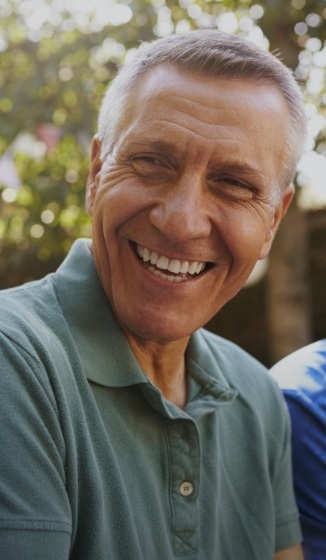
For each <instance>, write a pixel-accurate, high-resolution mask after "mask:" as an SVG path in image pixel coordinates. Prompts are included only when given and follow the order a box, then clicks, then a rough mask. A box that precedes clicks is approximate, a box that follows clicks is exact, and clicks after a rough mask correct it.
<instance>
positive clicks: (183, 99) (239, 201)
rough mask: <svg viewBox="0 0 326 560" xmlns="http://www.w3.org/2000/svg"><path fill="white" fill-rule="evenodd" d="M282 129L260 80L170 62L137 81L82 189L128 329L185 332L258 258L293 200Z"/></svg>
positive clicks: (139, 334)
mask: <svg viewBox="0 0 326 560" xmlns="http://www.w3.org/2000/svg"><path fill="white" fill-rule="evenodd" d="M129 117H130V118H129ZM288 126H289V116H288V111H287V108H286V105H285V102H284V100H283V98H282V96H281V94H280V93H279V92H277V91H276V90H275V89H274V88H273V87H271V86H269V85H256V84H254V83H253V82H250V81H244V80H230V79H227V78H218V79H216V78H211V77H201V76H200V77H198V76H194V75H191V74H188V73H182V72H180V71H176V70H174V69H173V68H172V67H170V66H169V65H162V66H159V67H157V68H155V69H154V70H152V71H150V72H149V73H148V74H146V75H145V77H144V78H143V79H142V80H141V82H140V84H139V86H138V90H137V92H136V93H135V95H134V101H133V105H132V107H131V108H129V112H128V119H127V125H125V126H124V128H123V129H122V130H121V131H120V135H119V138H118V140H117V142H116V143H115V147H114V149H113V151H112V152H111V153H110V154H109V156H108V157H107V159H106V161H104V162H103V164H102V166H101V168H100V166H99V165H100V164H99V158H98V151H99V146H98V143H95V144H94V148H93V164H92V170H91V174H90V180H89V189H88V197H89V211H90V214H91V215H92V217H93V254H94V258H95V262H96V266H97V269H98V272H99V274H100V277H101V281H102V284H103V286H104V289H105V291H106V294H107V296H108V298H109V300H110V303H111V305H112V307H113V310H114V312H115V314H116V316H117V318H118V320H119V321H120V323H121V325H122V327H123V328H124V330H125V332H126V333H127V334H128V335H129V336H131V337H136V338H137V339H138V340H139V339H140V340H147V341H158V342H168V341H172V340H179V339H180V340H181V339H184V338H186V337H188V336H189V335H190V334H191V333H192V332H194V331H195V330H196V329H198V328H199V327H201V326H202V325H204V324H205V323H206V322H207V321H208V320H209V319H210V318H211V317H212V316H213V315H214V314H215V313H216V312H217V311H218V310H219V309H220V308H221V307H222V306H223V305H224V304H225V303H226V302H227V301H229V300H230V299H231V298H232V297H233V296H234V295H235V294H236V293H237V292H238V291H239V289H240V288H241V287H242V286H243V284H244V282H245V281H246V279H247V278H248V276H249V274H250V273H251V271H252V269H253V267H254V265H255V263H256V261H257V260H258V259H261V258H263V257H265V256H266V255H267V253H268V251H269V249H270V245H271V242H272V239H273V235H274V233H275V230H276V228H277V226H278V223H279V220H280V218H281V217H282V214H283V213H284V211H285V209H286V207H287V205H288V203H289V202H290V200H291V197H292V187H289V188H288V189H287V190H286V191H285V192H284V193H283V195H280V186H279V178H280V177H281V171H282V170H281V166H282V164H283V155H282V150H283V147H284V143H285V138H286V134H287V128H288Z"/></svg>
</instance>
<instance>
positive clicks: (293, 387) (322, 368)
mask: <svg viewBox="0 0 326 560" xmlns="http://www.w3.org/2000/svg"><path fill="white" fill-rule="evenodd" d="M270 373H271V375H272V376H273V378H274V379H275V380H276V382H277V383H278V385H279V387H280V388H281V389H282V391H283V392H284V393H285V394H286V395H287V394H292V396H293V397H294V396H295V395H297V397H298V398H302V399H305V400H306V402H308V401H307V399H309V400H313V401H315V402H317V401H319V402H320V403H321V404H322V406H323V407H326V339H323V340H319V341H317V342H314V343H312V344H309V345H308V346H305V347H303V348H300V349H299V350H297V351H296V352H293V353H292V354H290V355H288V356H286V357H285V358H283V359H282V360H280V361H279V362H278V363H277V364H275V365H274V366H273V367H272V368H271V370H270Z"/></svg>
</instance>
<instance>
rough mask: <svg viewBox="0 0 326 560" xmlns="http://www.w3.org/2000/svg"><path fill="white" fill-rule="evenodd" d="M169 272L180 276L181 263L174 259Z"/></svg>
mask: <svg viewBox="0 0 326 560" xmlns="http://www.w3.org/2000/svg"><path fill="white" fill-rule="evenodd" d="M168 270H169V271H170V272H174V274H179V272H180V261H177V259H172V261H169V266H168Z"/></svg>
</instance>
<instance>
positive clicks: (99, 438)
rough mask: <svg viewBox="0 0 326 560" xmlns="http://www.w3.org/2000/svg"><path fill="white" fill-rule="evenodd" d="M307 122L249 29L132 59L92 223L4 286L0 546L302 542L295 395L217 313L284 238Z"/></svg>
mask: <svg viewBox="0 0 326 560" xmlns="http://www.w3.org/2000/svg"><path fill="white" fill-rule="evenodd" d="M304 138H305V118H304V111H303V107H302V100H301V97H300V93H299V90H298V87H297V85H296V84H295V81H294V80H293V78H292V76H291V74H290V72H289V71H288V70H287V69H286V68H285V67H284V66H283V65H282V64H281V63H280V62H279V61H278V60H277V59H276V58H274V57H273V56H272V55H270V54H267V53H265V52H262V51H261V50H260V49H258V48H257V47H255V46H254V45H252V44H251V43H249V42H247V41H245V40H243V39H240V38H235V37H232V36H228V35H224V34H222V33H219V32H218V31H216V30H215V31H197V32H191V33H189V34H184V35H175V36H171V37H168V38H165V39H161V40H159V41H157V42H154V43H152V44H150V45H147V46H146V45H145V46H143V47H142V48H140V50H139V51H138V55H137V56H136V57H135V58H134V59H133V60H132V62H131V63H130V64H129V65H127V66H125V67H124V68H123V69H122V70H121V71H120V73H119V75H118V77H117V78H116V79H115V80H114V82H113V84H112V85H111V87H110V88H109V90H108V93H107V95H106V96H105V98H104V100H103V104H102V109H101V112H100V118H99V132H98V135H96V137H95V139H94V142H93V147H92V156H91V168H90V175H89V181H88V186H87V206H88V210H89V213H90V214H91V216H92V219H93V235H92V241H91V242H89V241H87V240H79V241H78V242H77V243H76V244H75V246H74V247H73V248H72V251H71V253H70V254H69V255H68V258H67V259H66V261H65V262H64V263H63V265H62V266H61V267H60V268H59V270H58V271H57V272H56V273H55V274H53V275H50V276H49V277H47V278H45V279H44V280H42V281H39V282H36V283H32V284H29V285H27V286H23V287H20V288H17V289H13V290H9V291H7V292H4V293H3V294H2V296H1V301H0V306H1V332H2V337H1V344H0V348H1V358H0V363H1V379H2V383H3V387H2V388H1V394H2V395H3V396H4V399H5V400H4V403H5V404H4V406H2V414H3V416H4V419H2V422H1V427H2V428H1V455H2V459H1V469H2V487H1V500H0V502H1V506H0V507H1V514H0V518H1V519H2V527H3V530H2V532H1V537H0V539H1V545H0V551H1V554H2V557H8V558H9V557H10V558H11V560H12V559H15V558H22V557H23V558H24V560H29V559H30V560H38V559H41V558H42V560H43V559H44V558H45V557H46V558H47V559H48V560H49V559H50V560H51V559H53V560H58V559H60V560H64V559H68V558H69V559H76V560H77V559H78V560H90V559H94V560H102V559H103V560H104V559H109V558H110V559H114V560H172V559H178V558H187V560H194V559H196V560H213V559H223V560H238V559H240V558H241V560H246V559H248V560H271V559H273V558H275V559H276V560H300V559H301V558H302V555H301V547H300V544H299V543H300V538H301V537H300V530H299V526H298V519H297V518H298V515H297V510H296V506H295V504H294V500H293V493H292V480H291V465H290V460H289V442H288V421H287V416H286V414H285V411H284V402H283V399H282V395H281V393H280V391H279V389H278V388H277V386H276V384H274V382H273V380H272V379H271V378H270V376H269V375H268V374H267V373H266V371H265V368H263V367H262V366H261V365H260V364H258V363H257V362H256V361H255V360H254V359H253V358H251V357H250V356H248V355H247V354H246V353H244V352H243V351H242V350H240V349H239V348H238V347H236V346H235V345H232V344H231V343H229V342H227V341H225V340H223V339H221V338H218V337H216V336H214V335H213V334H210V333H208V332H207V331H205V330H203V329H202V328H201V327H202V326H203V325H204V324H205V323H206V322H207V321H208V320H209V319H210V318H211V317H212V316H213V315H214V314H215V313H216V312H217V311H218V310H219V309H220V308H221V307H222V306H223V305H224V304H225V303H226V302H227V301H229V300H230V299H231V298H232V297H233V296H234V295H235V294H236V293H237V292H238V291H239V290H240V289H241V287H242V286H243V284H244V282H245V281H246V279H247V278H248V276H249V274H250V273H251V271H252V269H253V267H254V265H255V263H256V262H257V260H258V259H262V258H264V257H265V256H266V255H267V254H268V252H269V250H270V247H271V244H272V240H273V237H274V235H275V232H276V230H277V227H278V225H279V222H280V220H281V218H282V216H283V215H284V213H285V212H286V209H287V207H288V205H289V203H290V201H291V198H292V195H293V186H292V179H293V175H294V171H295V166H296V162H297V159H298V157H299V155H300V153H301V150H302V145H303V141H304ZM1 554H0V556H1Z"/></svg>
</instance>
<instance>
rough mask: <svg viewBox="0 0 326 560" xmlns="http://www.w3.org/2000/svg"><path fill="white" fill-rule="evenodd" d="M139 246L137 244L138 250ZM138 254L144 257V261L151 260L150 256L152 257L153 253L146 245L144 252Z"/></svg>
mask: <svg viewBox="0 0 326 560" xmlns="http://www.w3.org/2000/svg"><path fill="white" fill-rule="evenodd" d="M138 247H139V245H137V250H138ZM138 255H139V256H140V257H142V259H143V261H144V262H147V261H149V260H150V258H151V253H150V251H149V250H148V249H146V247H144V249H143V254H142V255H140V254H139V253H138Z"/></svg>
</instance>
